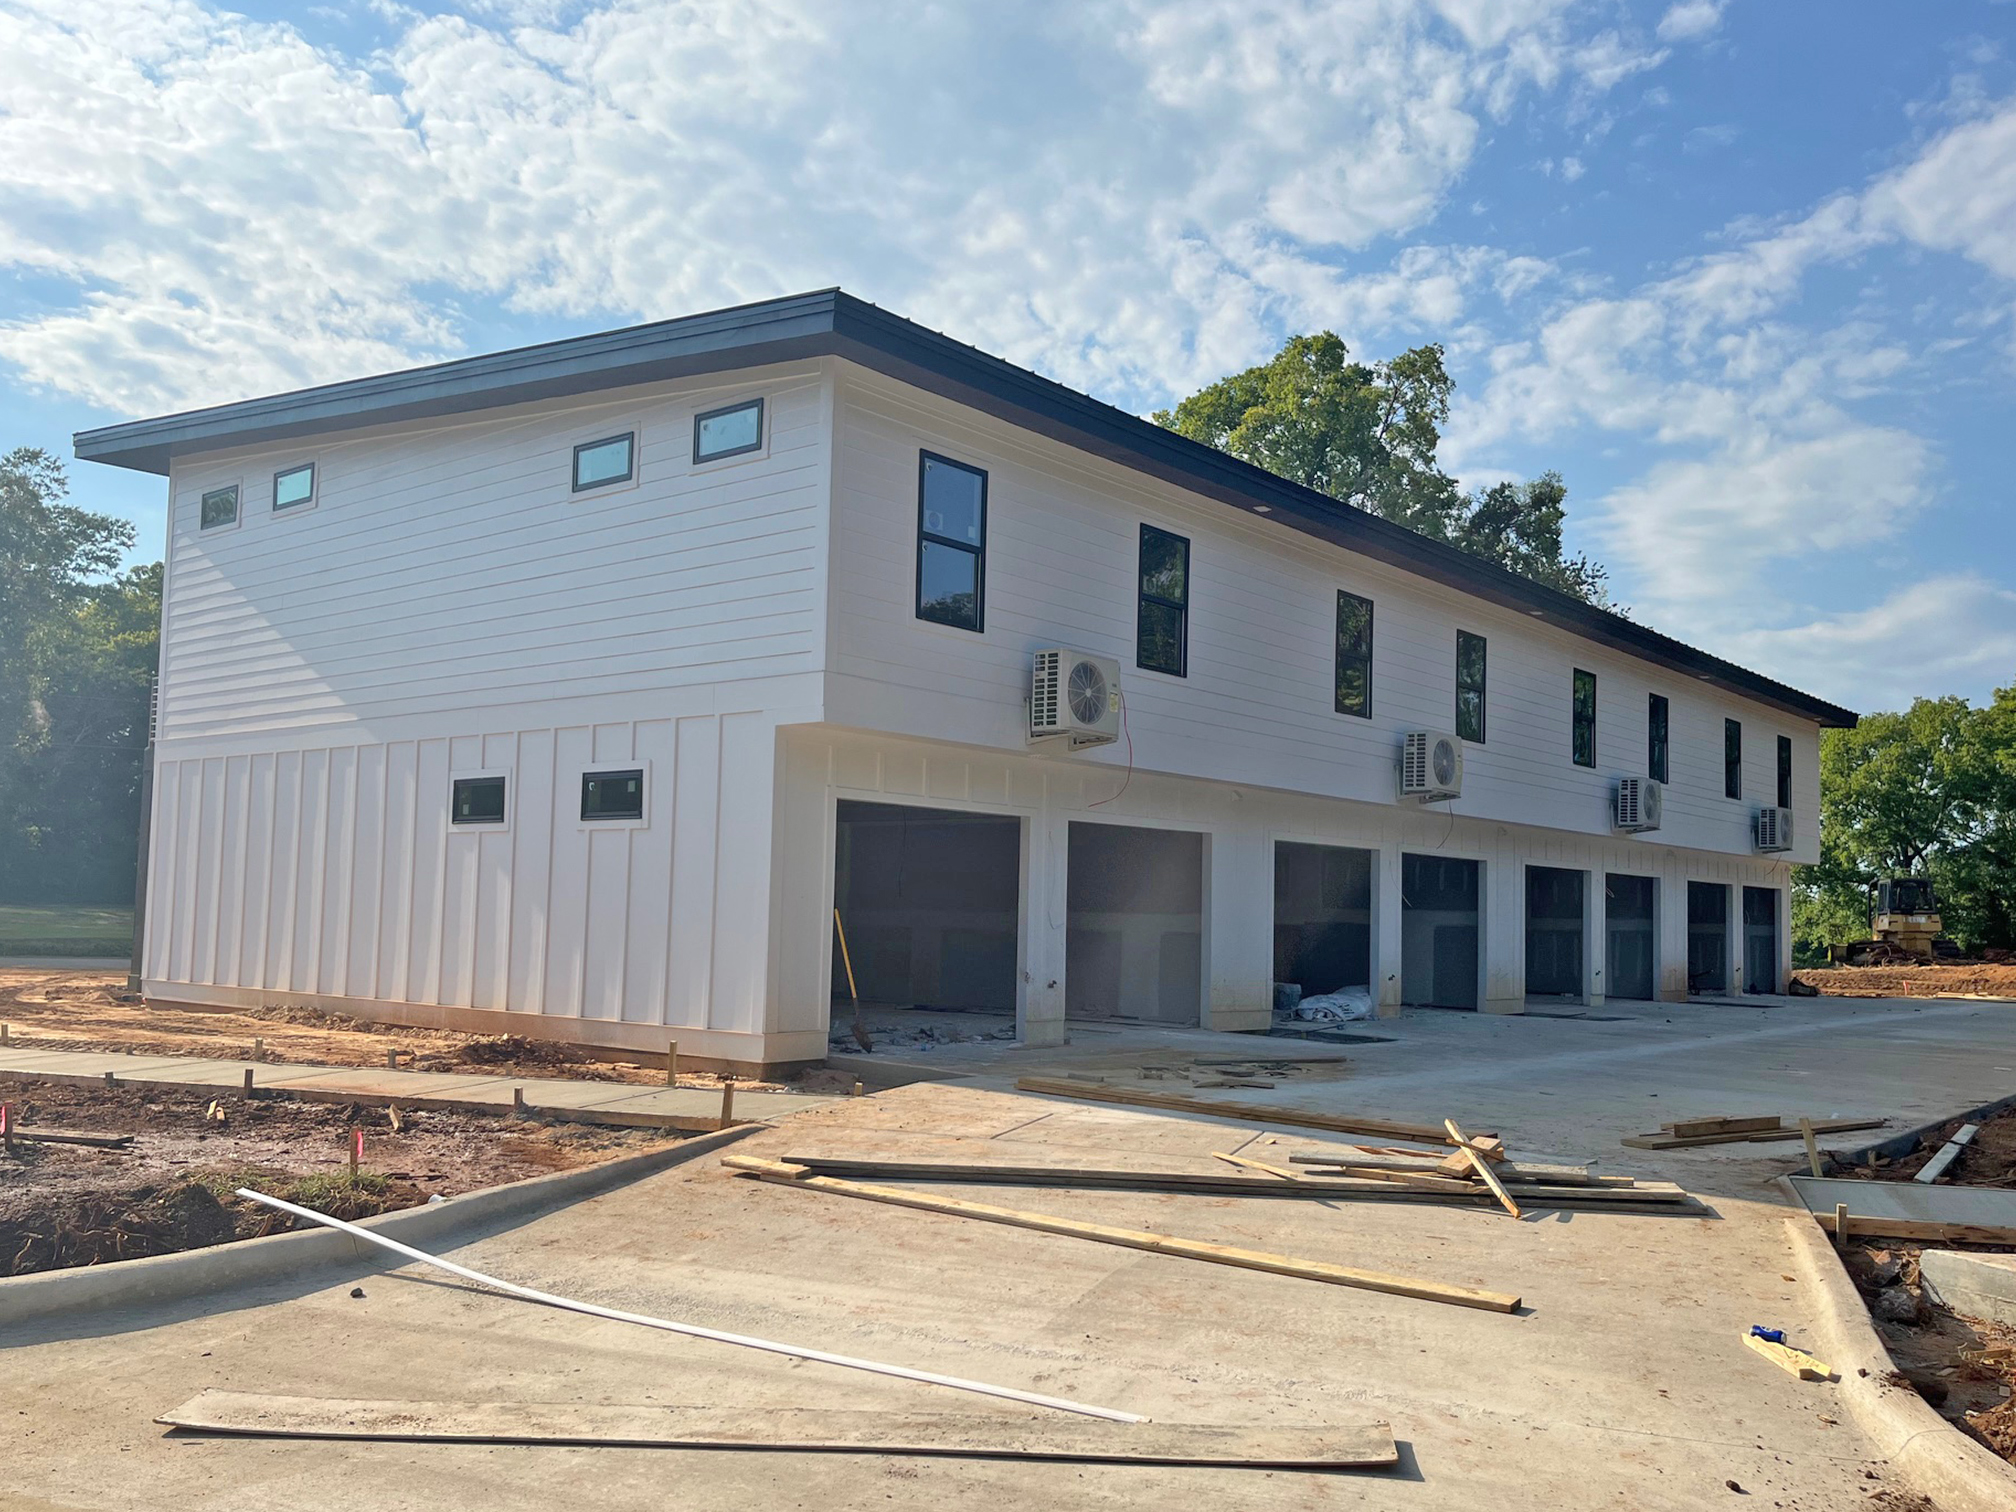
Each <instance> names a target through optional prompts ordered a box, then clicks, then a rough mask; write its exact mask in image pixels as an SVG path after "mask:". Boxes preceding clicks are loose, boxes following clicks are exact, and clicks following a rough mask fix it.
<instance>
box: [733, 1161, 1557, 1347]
mask: <svg viewBox="0 0 2016 1512" xmlns="http://www.w3.org/2000/svg"><path fill="white" fill-rule="evenodd" d="M734 1160H735V1165H736V1168H737V1169H740V1170H744V1171H747V1172H748V1173H749V1174H752V1175H754V1176H755V1177H756V1178H757V1179H758V1180H761V1181H770V1182H775V1183H777V1184H779V1185H782V1186H792V1187H800V1188H803V1189H805V1190H807V1191H814V1192H825V1193H829V1194H832V1195H835V1196H841V1197H859V1198H862V1199H865V1200H866V1201H869V1202H884V1203H888V1204H890V1205H892V1206H895V1207H908V1208H918V1209H921V1210H922V1211H924V1212H929V1213H946V1214H950V1215H952V1216H954V1217H959V1218H976V1219H979V1220H980V1221H982V1222H985V1223H1001V1224H1007V1225H1008V1226H1010V1227H1012V1228H1023V1229H1033V1230H1035V1231H1036V1232H1038V1233H1046V1234H1060V1235H1063V1236H1065V1237H1067V1238H1073V1239H1087V1240H1090V1241H1092V1242H1093V1243H1095V1244H1116V1245H1120V1246H1122V1247H1124V1248H1127V1249H1138V1250H1147V1251H1148V1252H1149V1253H1151V1254H1157V1255H1173V1256H1176V1257H1178V1258H1180V1259H1184V1260H1202V1261H1205V1262H1208V1263H1210V1264H1213V1265H1232V1266H1238V1267H1240V1268H1242V1269H1245V1270H1257V1271H1266V1272H1268V1273H1270V1274H1273V1275H1277V1276H1294V1277H1299V1278H1301V1279H1303V1280H1307V1281H1326V1282H1329V1283H1330V1284H1332V1285H1334V1286H1351V1287H1359V1288H1362V1289H1363V1290H1366V1291H1376V1292H1385V1293H1388V1294H1390V1295H1393V1296H1399V1297H1414V1298H1417V1299H1419V1300H1421V1301H1424V1302H1447V1303H1450V1304H1452V1305H1454V1306H1457V1307H1475V1308H1482V1309H1484V1310H1485V1311H1487V1312H1511V1311H1513V1310H1514V1309H1515V1308H1517V1307H1518V1305H1519V1299H1518V1297H1516V1296H1513V1295H1510V1294H1507V1293H1504V1292H1492V1291H1482V1290H1479V1289H1477V1288H1475V1287H1468V1286H1451V1285H1448V1284H1446V1283H1444V1282H1440V1281H1419V1280H1415V1279H1413V1278H1411V1277H1407V1276H1388V1275H1382V1274H1380V1273H1379V1272H1377V1271H1365V1270H1357V1269H1354V1268H1353V1267H1351V1266H1346V1265H1332V1264H1330V1263H1329V1262H1328V1261H1323V1260H1303V1259H1299V1258H1297V1257H1295V1256H1292V1255H1274V1254H1269V1253H1267V1252H1265V1251H1263V1250H1247V1249H1239V1248H1237V1247H1235V1246H1232V1245H1227V1244H1210V1243H1206V1242H1205V1241H1203V1240H1197V1239H1182V1238H1178V1237H1176V1236H1174V1235H1171V1234H1157V1233H1151V1232H1149V1231H1147V1230H1144V1229H1123V1228H1114V1227H1112V1226H1110V1225H1108V1224H1103V1223H1086V1222H1082V1221H1080V1220H1078V1219H1073V1218H1056V1217H1052V1216H1050V1215H1049V1214H1047V1213H1028V1212H1021V1211H1018V1210H1017V1209H1014V1208H999V1207H993V1206H990V1205H989V1204H986V1203H980V1202H965V1201H962V1200H960V1199H959V1198H956V1197H937V1196H932V1195H929V1194H926V1193H923V1192H911V1191H906V1190H904V1189H903V1188H901V1187H886V1186H870V1185H868V1184H866V1183H863V1182H856V1181H842V1180H839V1179H837V1178H835V1177H831V1176H814V1175H810V1174H808V1173H807V1172H806V1171H805V1169H804V1167H802V1166H796V1165H791V1164H787V1163H785V1162H782V1161H757V1160H756V1159H755V1157H752V1156H738V1157H734ZM765 1167H767V1169H765ZM1250 1185H1252V1186H1254V1187H1256V1188H1258V1187H1266V1188H1270V1189H1272V1190H1274V1191H1276V1192H1300V1191H1302V1190H1303V1188H1304V1184H1303V1183H1301V1182H1293V1181H1271V1180H1270V1181H1253V1182H1251V1183H1250ZM1392 1190H1393V1192H1394V1193H1396V1194H1398V1195H1400V1196H1402V1197H1413V1196H1414V1195H1415V1194H1413V1193H1410V1192H1408V1191H1407V1190H1406V1189H1405V1188H1404V1187H1395V1188H1393V1189H1392ZM1420 1195H1421V1196H1423V1197H1426V1196H1428V1194H1426V1193H1423V1194H1420ZM1431 1200H1432V1199H1431ZM1445 1200H1446V1199H1445Z"/></svg>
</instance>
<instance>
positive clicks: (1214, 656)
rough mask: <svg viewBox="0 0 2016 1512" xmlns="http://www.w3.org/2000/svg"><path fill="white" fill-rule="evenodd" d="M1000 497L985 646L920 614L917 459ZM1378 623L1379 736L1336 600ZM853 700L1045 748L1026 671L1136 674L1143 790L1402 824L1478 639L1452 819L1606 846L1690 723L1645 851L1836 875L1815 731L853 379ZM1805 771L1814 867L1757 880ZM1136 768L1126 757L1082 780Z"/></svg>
mask: <svg viewBox="0 0 2016 1512" xmlns="http://www.w3.org/2000/svg"><path fill="white" fill-rule="evenodd" d="M920 448H921V449H924V450H929V451H932V452H936V453H940V454H943V455H945V456H948V457H951V458H953V459H955V460H958V461H962V462H966V463H969V464H971V465H973V466H977V467H980V468H983V469H985V470H986V471H987V473H988V522H987V559H986V573H987V575H986V597H985V633H984V634H978V635H976V634H974V633H972V632H970V631H965V630H959V629H953V628H948V627H945V626H940V625H935V624H930V623H927V622H924V621H921V620H918V619H917V618H916V616H915V614H914V601H915V587H914V572H915V553H916V529H917V468H918V452H919V450H920ZM1143 523H1146V524H1151V525H1155V526H1158V527H1161V528H1163V529H1166V530H1171V531H1174V532H1175V533H1176V534H1178V535H1182V536H1185V537H1187V538H1188V539H1189V541H1190V543H1191V549H1190V593H1189V602H1190V626H1189V675H1188V676H1187V677H1184V678H1176V677H1170V676H1166V675H1164V674H1162V673H1158V672H1151V671H1144V670H1142V669H1140V668H1137V667H1136V666H1135V665H1134V651H1135V610H1136V602H1137V600H1136V589H1135V584H1136V573H1137V563H1138V556H1137V553H1138V550H1139V536H1140V527H1141V525H1142V524H1143ZM1339 589H1343V590H1346V591H1348V592H1352V593H1356V594H1359V595H1361V596H1363V597H1366V598H1369V599H1371V600H1372V601H1373V604H1374V606H1375V611H1374V623H1375V633H1374V647H1373V694H1372V706H1373V714H1372V717H1371V718H1370V719H1361V718H1357V717H1354V716H1351V715H1344V714H1339V713H1337V712H1336V711H1335V700H1334V655H1335V651H1334V648H1335V626H1336V605H1337V592H1338V590H1339ZM832 605H833V625H832V652H831V667H832V676H831V678H830V681H829V691H828V694H827V698H826V710H827V714H826V717H827V719H828V720H829V721H831V722H832V723H835V724H839V725H847V726H854V727H861V728H869V729H881V730H887V731H890V732H892V733H899V734H905V735H917V736H930V737H936V738H943V739H950V740H956V741H961V742H966V743H970V744H976V745H985V746H993V747H996V748H1007V749H1018V750H1019V749H1023V748H1025V747H1026V738H1025V731H1026V726H1025V724H1024V720H1025V714H1024V707H1023V699H1024V696H1025V695H1026V693H1027V690H1028V678H1029V656H1030V652H1031V651H1033V650H1034V649H1036V648H1038V647H1042V646H1049V645H1063V646H1068V647H1070V648H1072V649H1074V650H1080V651H1087V652H1092V653H1096V654H1100V655H1105V656H1111V657H1113V658H1115V659H1116V660H1118V661H1119V663H1120V666H1121V674H1120V680H1121V685H1122V688H1123V691H1124V696H1125V702H1126V714H1127V733H1128V735H1129V736H1130V737H1131V743H1132V760H1133V763H1134V765H1135V767H1136V769H1137V770H1151V771H1157V772H1163V773H1169V774H1176V775H1183V776H1191V777H1197V778H1202V779H1206V780H1210V781H1217V782H1232V783H1240V784H1250V785H1254V786H1260V787H1267V788H1273V789H1277V790H1281V791H1284V792H1294V793H1305V794H1310V795H1315V796H1321V797H1331V798H1348V799H1353V800H1357V801H1360V802H1368V803H1377V804H1382V805H1391V804H1392V803H1394V802H1395V795H1396V776H1395V764H1396V760H1397V755H1398V751H1399V747H1400V744H1401V739H1402V734H1403V732H1404V731H1406V730H1410V729H1432V730H1442V731H1451V730H1453V729H1454V726H1455V707H1454V705H1455V656H1456V632H1457V630H1458V629H1463V630H1468V631H1471V632H1473V633H1475V634H1480V635H1483V636H1484V637H1485V638H1486V640H1487V642H1488V644H1489V656H1488V661H1489V675H1488V704H1487V726H1486V732H1485V733H1486V737H1487V738H1486V741H1485V743H1483V744H1481V745H1479V744H1471V745H1468V746H1466V749H1465V758H1464V760H1465V772H1464V790H1463V796H1462V797H1461V798H1460V799H1457V800H1455V801H1453V802H1450V803H1447V804H1438V805H1436V806H1435V809H1434V812H1436V813H1438V814H1455V815H1458V816H1461V817H1466V818H1480V819H1487V820H1503V821H1509V822H1515V823H1518V824H1522V825H1529V826H1536V827H1541V828H1546V829H1550V830H1557V831H1566V832H1570V833H1575V834H1581V835H1586V836H1604V837H1609V836H1612V835H1614V834H1615V831H1614V830H1613V827H1612V822H1611V821H1612V796H1613V793H1614V790H1615V785H1616V780H1617V778H1618V777H1620V776H1627V775H1639V776H1642V775H1645V773H1646V763H1647V759H1648V756H1647V744H1648V741H1647V733H1648V727H1647V713H1648V708H1647V706H1648V695H1649V694H1651V693H1661V694H1664V695H1665V696H1666V697H1667V699H1668V700H1669V704H1670V737H1669V752H1670V755H1669V762H1670V765H1669V774H1670V778H1671V780H1670V782H1669V783H1668V785H1667V789H1666V810H1665V823H1664V827H1663V828H1662V829H1661V830H1660V831H1659V832H1658V834H1656V835H1646V836H1645V837H1643V838H1642V840H1637V841H1628V842H1626V843H1629V844H1636V845H1641V846H1643V847H1645V848H1647V849H1650V848H1653V847H1668V846H1677V847H1683V848H1686V849H1690V850H1697V851H1710V852H1719V853H1722V854H1724V855H1729V856H1740V857H1745V858H1753V859H1756V860H1759V861H1763V862H1765V864H1766V865H1767V866H1768V865H1777V866H1779V867H1780V869H1781V870H1782V867H1783V864H1784V863H1786V862H1789V861H1812V860H1815V859H1817V856H1818V845H1817V833H1818V807H1819V780H1818V770H1817V767H1818V748H1819V731H1818V728H1817V726H1816V725H1815V724H1813V723H1812V722H1810V721H1804V720H1800V719H1796V718H1794V717H1793V716H1791V715H1788V714H1784V713H1781V712H1779V711H1777V710H1774V709H1771V708H1768V707H1766V706H1764V705H1762V704H1758V703H1754V702H1751V701H1749V700H1747V699H1743V698H1740V697H1737V696H1735V695H1733V694H1728V693H1724V692H1721V691H1719V690H1713V689H1710V688H1708V687H1707V686H1706V685H1705V684H1703V683H1701V682H1698V681H1696V680H1695V679H1693V678H1690V677H1688V676H1686V675H1684V674H1681V673H1677V672H1669V671H1667V670H1665V669H1663V668H1660V667H1657V666H1655V665H1653V664H1651V663H1647V662H1642V661H1639V660H1637V659H1636V658H1632V657H1629V656H1626V655H1623V654H1621V653H1618V652H1614V651H1611V650H1609V649H1607V648H1604V647H1600V646H1597V645H1595V644H1593V643H1591V642H1588V641H1585V640H1581V639H1579V638H1578V637H1575V636H1573V635H1571V634H1569V633H1568V632H1566V631H1563V630H1558V629H1555V628H1553V627H1551V626H1548V625H1545V624H1542V623H1541V622H1539V621H1537V620H1535V619H1532V618H1529V617H1526V616H1523V615H1520V614H1517V613H1516V612H1513V611H1510V610H1506V609H1501V608H1498V607H1496V606H1495V605H1490V604H1487V603H1484V602H1482V601H1481V600H1478V599H1475V598H1471V597H1467V596H1465V595H1463V594H1460V593H1458V592H1456V591H1455V590H1453V589H1448V588H1444V587H1442V586H1440V585H1438V584H1434V583H1430V582H1427V581H1425V580H1422V579H1419V578H1415V577H1412V576H1410V575H1408V574H1405V573H1402V572H1400V571H1398V570H1396V569H1393V568H1389V567H1386V566H1384V565H1382V564H1380V563H1377V562H1374V561H1371V560H1370V559H1367V558H1363V557H1359V556H1356V555H1354V554H1352V553H1350V552H1347V551H1345V550H1343V549H1342V548H1338V547H1332V546H1330V545H1328V544H1326V543H1323V542H1319V541H1315V540H1313V539H1311V538H1309V537H1307V536H1304V535H1301V534H1299V533H1297V532H1294V531H1292V530H1290V529H1287V528H1285V527H1283V526H1280V525H1275V524H1270V523H1269V522H1267V521H1266V520H1265V519H1263V518H1259V517H1254V516H1247V515H1243V514H1241V513H1238V512H1236V511H1234V510H1231V509H1229V508H1228V507H1226V506H1225V505H1222V504H1219V503H1217V502H1215V501H1212V500H1208V499H1204V498H1201V497H1197V496H1193V495H1186V494H1185V493H1183V492H1182V491H1181V490H1178V489H1176V488H1174V487H1170V486H1166V485H1162V484H1159V483H1156V482H1154V481H1153V480H1149V479H1146V478H1143V477H1141V476H1140V475H1138V474H1135V473H1132V472H1130V471H1128V470H1126V469H1124V468H1121V467H1120V466H1118V465H1117V464H1112V463H1107V462H1105V461H1103V460H1102V459H1099V458H1096V457H1092V456H1090V455H1088V454H1086V453H1083V452H1080V451H1076V450H1074V449H1072V448H1068V447H1066V446H1064V445H1062V444H1060V443H1056V442H1052V441H1049V440H1047V439H1046V438H1043V437H1040V436H1037V435H1034V434H1033V433H1030V432H1027V431H1024V430H1020V429H1018V428H1016V427H1013V426H1010V425H1008V424H1007V423H1005V422H1002V421H998V420H995V419H992V418H991V417H988V416H985V415H982V414H980V413H978V412H976V411H973V410H971V409H968V408H965V407H963V406H960V405H957V404H955V403H953V402H951V401H949V400H945V399H942V398H939V397H937V396H934V395H930V394H926V393H924V392H922V391H920V390H917V389H914V388H910V387H907V386H904V385H900V384H898V383H896V382H894V381H892V380H889V379H886V378H883V377H881V376H879V375H875V374H872V373H868V372H866V371H864V370H862V369H859V368H857V367H853V366H851V365H845V366H843V367H842V369H841V381H840V385H839V393H838V400H837V405H836V435H835V458H834V531H833V586H832ZM1576 668H1581V669H1583V670H1586V671H1590V672H1593V673H1595V674H1596V677H1597V764H1596V766H1595V767H1594V768H1587V767H1579V766H1576V765H1575V764H1574V763H1573V761H1572V759H1571V755H1570V709H1571V699H1570V695H1571V680H1572V676H1573V672H1574V670H1575V669H1576ZM1725 717H1729V718H1735V719H1739V720H1740V721H1741V722H1742V725H1743V790H1744V796H1743V798H1742V799H1740V800H1737V799H1730V798H1727V797H1725V796H1724V794H1723V720H1724V718H1725ZM1781 735H1784V736H1789V737H1790V739H1791V741H1792V750H1793V792H1792V798H1793V810H1794V814H1795V820H1794V833H1795V838H1796V841H1797V846H1796V849H1795V850H1794V851H1792V852H1791V853H1790V854H1789V855H1785V856H1780V857H1775V858H1761V857H1756V856H1755V851H1754V844H1753V839H1752V823H1753V815H1754V814H1755V811H1756V809H1757V808H1758V807H1759V806H1760V805H1766V804H1773V803H1775V802H1776V800H1777V740H1778V737H1779V736H1781ZM1065 759H1067V760H1069V761H1070V762H1072V763H1074V764H1077V763H1090V764H1097V765H1104V766H1110V767H1113V768H1115V769H1116V770H1122V769H1124V768H1125V766H1126V764H1127V761H1128V747H1127V743H1126V742H1124V741H1123V742H1122V743H1120V744H1118V745H1115V746H1109V747H1105V748H1103V749H1100V750H1097V751H1094V752H1086V753H1080V754H1078V755H1075V756H1071V757H1068V758H1065Z"/></svg>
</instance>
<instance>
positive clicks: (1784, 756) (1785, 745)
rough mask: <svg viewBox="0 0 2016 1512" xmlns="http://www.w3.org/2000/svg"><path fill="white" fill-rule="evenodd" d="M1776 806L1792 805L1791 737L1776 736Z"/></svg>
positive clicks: (1783, 807)
mask: <svg viewBox="0 0 2016 1512" xmlns="http://www.w3.org/2000/svg"><path fill="white" fill-rule="evenodd" d="M1778 807H1780V808H1782V809H1788V808H1790V807H1792V737H1791V736H1789V735H1780V736H1779V737H1778Z"/></svg>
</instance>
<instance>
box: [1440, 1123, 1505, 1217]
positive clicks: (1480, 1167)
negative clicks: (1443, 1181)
mask: <svg viewBox="0 0 2016 1512" xmlns="http://www.w3.org/2000/svg"><path fill="white" fill-rule="evenodd" d="M1442 1127H1443V1128H1445V1129H1447V1130H1448V1131H1449V1138H1450V1140H1451V1141H1453V1142H1454V1144H1455V1146H1456V1150H1457V1153H1458V1154H1460V1155H1462V1156H1464V1157H1465V1158H1466V1159H1467V1160H1468V1161H1469V1164H1470V1169H1471V1170H1473V1171H1475V1172H1476V1173H1477V1175H1478V1177H1479V1178H1480V1179H1481V1180H1482V1181H1483V1183H1484V1185H1486V1186H1488V1187H1489V1188H1491V1195H1492V1196H1493V1197H1496V1198H1497V1199H1498V1200H1499V1202H1501V1203H1502V1204H1504V1207H1505V1211H1506V1212H1508V1213H1510V1214H1511V1215H1512V1216H1513V1217H1514V1218H1519V1217H1523V1216H1524V1215H1523V1214H1522V1213H1521V1212H1520V1211H1519V1204H1518V1203H1516V1202H1514V1201H1513V1200H1512V1194H1511V1193H1510V1192H1508V1191H1506V1190H1505V1186H1504V1183H1502V1182H1501V1181H1499V1179H1498V1178H1497V1177H1496V1176H1495V1175H1493V1174H1492V1171H1491V1162H1490V1161H1488V1160H1486V1159H1485V1158H1484V1156H1483V1154H1482V1153H1481V1152H1480V1151H1479V1150H1478V1149H1477V1147H1476V1146H1475V1145H1473V1144H1472V1143H1471V1142H1470V1139H1469V1136H1467V1135H1466V1134H1464V1132H1463V1131H1462V1130H1461V1129H1459V1128H1457V1127H1456V1120H1455V1119H1453V1118H1445V1119H1443V1120H1442Z"/></svg>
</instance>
